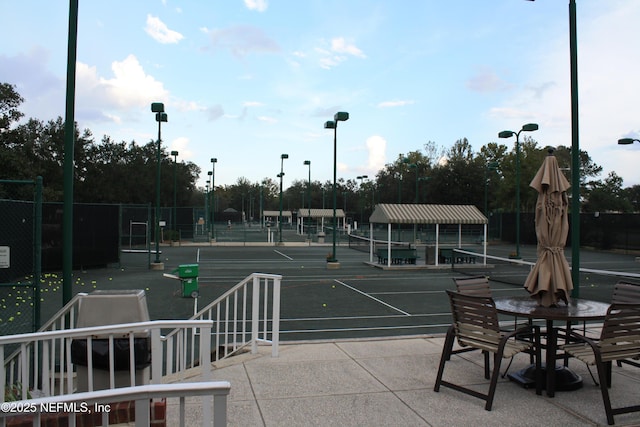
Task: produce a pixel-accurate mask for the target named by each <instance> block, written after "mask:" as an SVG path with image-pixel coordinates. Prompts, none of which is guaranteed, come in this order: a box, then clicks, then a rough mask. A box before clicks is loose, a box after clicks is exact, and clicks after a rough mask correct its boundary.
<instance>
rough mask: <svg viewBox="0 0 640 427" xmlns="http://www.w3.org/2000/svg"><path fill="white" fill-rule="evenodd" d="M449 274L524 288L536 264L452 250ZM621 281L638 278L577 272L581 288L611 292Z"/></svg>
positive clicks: (627, 274)
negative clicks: (608, 290) (472, 259)
mask: <svg viewBox="0 0 640 427" xmlns="http://www.w3.org/2000/svg"><path fill="white" fill-rule="evenodd" d="M453 254H454V255H453V260H452V264H451V265H452V270H453V271H455V272H456V273H459V274H461V275H469V276H478V275H484V276H487V277H488V278H489V280H491V281H494V282H499V283H505V284H510V285H516V286H523V285H524V282H525V281H526V280H527V276H528V275H529V272H530V271H531V269H532V268H533V266H534V265H535V262H531V261H525V260H522V259H512V258H504V257H499V256H494V255H487V256H486V257H487V258H486V264H485V263H484V255H483V254H481V253H477V252H471V251H466V250H462V249H454V250H453ZM471 257H475V258H476V262H475V263H464V262H455V261H456V260H464V259H469V258H471ZM620 280H632V281H638V280H640V274H638V273H634V272H631V271H613V270H602V269H594V268H586V267H585V268H580V286H581V288H607V289H608V288H612V287H613V285H615V284H616V283H617V282H618V281H620Z"/></svg>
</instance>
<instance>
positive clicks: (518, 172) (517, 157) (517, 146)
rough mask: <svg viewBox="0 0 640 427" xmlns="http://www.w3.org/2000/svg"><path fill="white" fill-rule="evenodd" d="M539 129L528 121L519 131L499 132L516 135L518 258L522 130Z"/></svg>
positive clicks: (517, 245)
mask: <svg viewBox="0 0 640 427" xmlns="http://www.w3.org/2000/svg"><path fill="white" fill-rule="evenodd" d="M536 130H538V125H537V124H536V123H527V124H526V125H524V126H522V129H520V130H519V131H518V132H514V131H511V130H503V131H502V132H500V133H498V137H500V138H511V137H512V136H513V135H515V136H516V258H520V132H523V131H524V132H533V131H536Z"/></svg>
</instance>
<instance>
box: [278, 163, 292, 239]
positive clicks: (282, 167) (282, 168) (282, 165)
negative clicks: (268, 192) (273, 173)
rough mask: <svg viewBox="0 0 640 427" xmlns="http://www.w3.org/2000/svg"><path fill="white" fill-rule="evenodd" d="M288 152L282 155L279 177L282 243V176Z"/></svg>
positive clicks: (279, 221)
mask: <svg viewBox="0 0 640 427" xmlns="http://www.w3.org/2000/svg"><path fill="white" fill-rule="evenodd" d="M288 158H289V155H288V154H281V155H280V173H279V174H278V177H279V178H280V217H279V218H278V234H279V237H278V241H279V242H280V243H282V177H283V176H284V159H288Z"/></svg>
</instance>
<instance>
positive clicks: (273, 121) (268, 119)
mask: <svg viewBox="0 0 640 427" xmlns="http://www.w3.org/2000/svg"><path fill="white" fill-rule="evenodd" d="M258 120H260V121H261V122H265V123H269V124H271V125H272V124H276V123H278V119H275V118H273V117H268V116H258Z"/></svg>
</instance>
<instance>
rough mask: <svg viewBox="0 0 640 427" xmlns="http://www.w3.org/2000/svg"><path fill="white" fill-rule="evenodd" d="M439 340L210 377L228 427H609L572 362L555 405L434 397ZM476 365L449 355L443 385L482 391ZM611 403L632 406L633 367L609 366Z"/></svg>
mask: <svg viewBox="0 0 640 427" xmlns="http://www.w3.org/2000/svg"><path fill="white" fill-rule="evenodd" d="M443 341H444V337H443V336H425V337H402V338H397V339H371V340H364V339H363V340H345V341H331V342H304V343H292V344H290V343H285V344H281V347H280V355H279V357H276V358H273V357H271V353H270V347H263V348H260V353H259V354H256V355H252V354H250V353H245V354H241V355H239V356H236V357H233V358H231V359H230V360H226V361H221V362H217V363H215V364H214V365H215V368H216V369H215V370H214V379H216V380H226V381H230V382H231V393H230V396H229V402H228V424H229V425H230V426H243V427H245V426H287V427H290V426H447V427H449V426H468V425H474V426H515V425H517V426H535V427H539V426H562V427H568V426H597V425H607V420H606V417H605V413H604V406H603V403H602V397H601V394H600V389H599V387H597V386H595V385H594V383H593V381H592V379H591V377H590V375H589V372H588V371H587V369H586V366H585V365H584V364H582V363H581V362H578V361H572V362H571V364H570V367H571V368H572V369H573V370H574V371H575V372H576V373H578V374H580V375H581V376H582V378H583V380H584V386H583V387H582V388H581V389H579V390H576V391H565V392H557V393H556V396H555V397H554V398H549V397H547V396H546V395H545V394H544V392H543V395H542V396H537V395H536V394H535V390H533V389H524V388H522V387H520V386H519V385H517V384H515V383H513V382H511V381H509V380H508V379H506V378H505V379H501V380H500V382H499V383H498V387H497V391H496V397H495V400H494V403H493V409H492V410H491V411H485V410H484V402H483V401H481V400H479V399H476V398H473V397H471V396H468V395H465V394H462V393H459V392H456V391H454V390H451V389H447V388H442V389H441V390H440V392H439V393H435V392H434V391H433V385H434V382H435V377H436V373H437V367H438V363H439V360H440V352H441V350H442V344H443ZM506 365H507V363H503V368H502V370H503V371H504V368H505V367H506ZM527 365H528V356H527V355H520V357H519V358H516V359H515V360H514V362H513V364H512V366H511V368H510V372H514V371H515V370H518V369H520V368H522V367H524V366H527ZM482 366H483V365H482V356H481V354H480V353H479V352H470V353H464V354H462V355H457V356H453V357H452V359H451V361H450V362H449V363H447V367H446V368H445V378H449V379H450V380H453V381H454V382H455V381H458V382H462V383H464V384H467V385H477V386H478V388H479V389H480V390H482V391H485V390H486V389H487V388H488V381H487V380H485V379H484V377H483V368H482ZM592 369H593V368H592ZM594 375H595V370H594ZM611 400H612V404H613V406H614V407H616V406H621V405H629V404H636V405H637V404H640V369H638V368H635V367H632V366H628V365H623V367H621V368H619V367H617V366H614V367H613V386H612V388H611ZM194 403H195V402H194ZM198 403H199V402H198ZM174 405H176V406H174ZM200 410H201V409H200V406H199V405H195V404H194V405H193V406H191V407H190V410H188V411H187V417H188V423H187V425H189V426H199V425H201V416H200V413H199V411H200ZM615 421H616V425H618V426H637V425H640V413H639V412H636V413H632V414H623V415H617V416H616V417H615ZM176 422H177V400H176V401H175V402H174V401H169V408H168V424H167V425H176Z"/></svg>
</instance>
